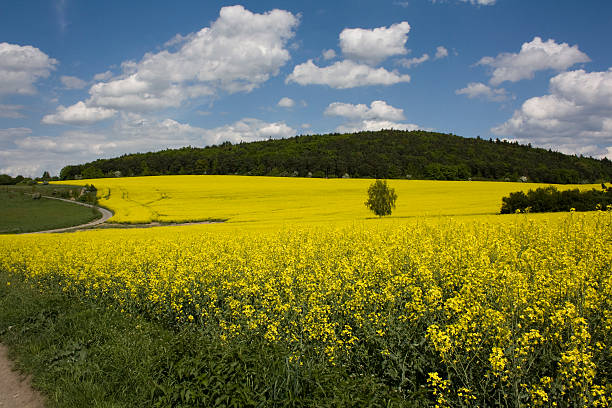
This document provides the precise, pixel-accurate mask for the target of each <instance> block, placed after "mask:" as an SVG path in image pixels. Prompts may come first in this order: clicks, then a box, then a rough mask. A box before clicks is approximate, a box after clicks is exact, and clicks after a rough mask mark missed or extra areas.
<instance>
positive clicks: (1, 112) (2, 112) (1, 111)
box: [0, 104, 24, 119]
mask: <svg viewBox="0 0 612 408" xmlns="http://www.w3.org/2000/svg"><path fill="white" fill-rule="evenodd" d="M23 108H24V106H23V105H2V104H0V118H9V119H19V118H23V117H24V116H23V114H22V113H21V112H19V111H20V110H22V109H23Z"/></svg>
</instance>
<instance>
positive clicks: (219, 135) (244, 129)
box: [204, 118, 297, 144]
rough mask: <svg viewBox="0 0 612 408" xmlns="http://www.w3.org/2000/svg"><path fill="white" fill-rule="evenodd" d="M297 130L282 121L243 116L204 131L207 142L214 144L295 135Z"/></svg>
mask: <svg viewBox="0 0 612 408" xmlns="http://www.w3.org/2000/svg"><path fill="white" fill-rule="evenodd" d="M296 134H297V131H296V130H295V129H293V128H291V127H290V126H287V125H286V124H285V123H284V122H272V123H268V122H264V121H262V120H259V119H252V118H244V119H241V120H239V121H237V122H235V123H232V124H231V125H225V126H220V127H217V128H214V129H209V130H206V131H205V132H204V138H205V139H206V141H207V144H208V143H212V144H216V143H220V142H224V141H230V142H233V143H239V142H251V141H255V140H265V139H269V138H272V139H280V138H283V137H290V136H295V135H296Z"/></svg>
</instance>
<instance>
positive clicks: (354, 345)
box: [0, 195, 612, 406]
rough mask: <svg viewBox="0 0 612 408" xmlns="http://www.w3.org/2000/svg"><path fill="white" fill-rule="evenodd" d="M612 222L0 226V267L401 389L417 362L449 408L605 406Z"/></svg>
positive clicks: (523, 218)
mask: <svg viewBox="0 0 612 408" xmlns="http://www.w3.org/2000/svg"><path fill="white" fill-rule="evenodd" d="M400 198H401V195H400ZM611 223H612V214H610V213H608V212H593V213H575V214H571V215H567V214H566V215H537V214H524V215H523V214H522V215H520V216H515V215H511V216H499V217H491V218H470V217H466V218H463V219H462V218H459V217H456V218H429V219H421V218H418V219H413V220H412V221H410V222H407V221H406V222H403V223H374V222H372V223H370V222H366V221H364V222H355V223H353V224H352V225H350V226H347V225H338V224H331V225H328V226H321V225H318V226H317V225H315V226H306V225H295V224H294V225H287V226H285V227H282V228H275V229H269V230H266V229H261V230H258V229H240V228H239V227H234V228H233V229H229V228H228V229H219V228H210V227H211V226H208V225H199V226H184V227H160V228H154V229H123V230H111V229H109V230H97V231H83V232H77V233H70V234H45V235H21V236H8V235H3V236H0V269H3V270H6V271H8V272H9V273H10V274H11V275H12V276H20V277H22V278H23V279H25V280H27V281H28V282H30V283H31V284H32V285H37V286H38V287H39V288H40V289H41V290H46V291H49V290H51V291H58V292H63V293H66V294H67V295H71V296H78V297H81V298H89V299H97V300H100V301H102V302H104V303H105V304H109V305H112V306H113V307H116V308H117V310H123V311H125V312H126V313H141V314H145V315H147V316H150V317H152V318H155V319H158V320H161V321H164V322H166V323H167V324H174V325H201V326H202V327H203V328H205V329H206V330H209V331H211V332H214V333H216V334H217V335H218V338H219V339H220V340H221V341H223V342H232V341H242V340H248V339H249V338H258V339H261V340H262V341H266V342H269V343H270V344H275V345H280V346H283V347H284V348H286V350H287V362H288V364H296V365H298V364H299V365H301V364H304V362H305V361H307V358H318V359H320V360H322V361H328V362H329V363H330V364H334V365H338V366H340V365H342V366H344V365H346V366H351V365H352V366H353V367H359V365H360V364H365V363H366V362H372V364H373V366H374V365H375V366H380V367H384V370H386V371H384V373H383V372H381V376H382V375H386V374H385V373H390V374H389V375H388V379H386V380H385V381H388V382H389V383H390V384H391V385H393V386H394V387H396V388H397V389H401V387H406V385H405V384H407V383H409V382H408V381H407V380H405V379H404V378H403V377H402V375H403V374H402V373H405V372H408V368H407V367H410V366H411V364H413V363H414V365H416V364H417V363H418V364H420V366H419V367H421V368H420V369H421V370H423V371H421V372H422V373H429V374H427V376H428V378H426V379H423V378H422V377H423V374H421V377H418V376H416V377H415V378H414V379H418V378H421V381H422V382H427V383H426V384H421V385H422V386H423V387H429V391H430V394H429V395H430V396H432V398H433V400H434V401H435V402H436V403H437V405H438V406H461V405H471V404H477V403H478V404H485V405H496V404H500V405H507V406H517V405H527V406H528V405H539V404H543V405H545V406H555V405H556V404H557V403H558V402H561V403H562V404H561V405H562V406H589V405H592V406H606V405H605V404H608V403H609V401H610V395H611V393H612V385H611V384H610V382H609V378H608V377H607V376H609V374H610V373H609V371H608V372H606V371H605V370H607V369H609V361H610V359H611V358H612V354H611V347H612V330H610V329H611V327H612V271H611V265H612V228H611ZM606 362H608V363H606ZM604 363H605V364H608V366H605V365H602V364H604ZM606 367H607V368H606ZM394 373H399V374H397V375H396V374H394ZM606 373H607V374H606ZM385 378H386V377H385ZM414 379H413V380H414ZM394 381H395V382H394ZM415 381H416V380H415ZM482 401H484V402H482Z"/></svg>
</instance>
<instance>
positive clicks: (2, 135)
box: [0, 127, 32, 141]
mask: <svg viewBox="0 0 612 408" xmlns="http://www.w3.org/2000/svg"><path fill="white" fill-rule="evenodd" d="M31 133H32V129H30V128H25V127H19V128H8V129H0V141H2V140H9V139H14V138H17V137H24V136H27V135H29V134H31Z"/></svg>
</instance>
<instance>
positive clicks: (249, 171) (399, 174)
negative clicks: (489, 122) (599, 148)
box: [60, 130, 612, 183]
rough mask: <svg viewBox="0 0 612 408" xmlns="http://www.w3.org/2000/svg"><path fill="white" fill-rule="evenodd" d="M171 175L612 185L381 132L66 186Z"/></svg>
mask: <svg viewBox="0 0 612 408" xmlns="http://www.w3.org/2000/svg"><path fill="white" fill-rule="evenodd" d="M165 174H240V175H252V176H286V177H288V176H295V177H329V178H331V177H360V178H385V179H394V178H412V179H433V180H468V179H472V180H506V181H517V180H521V178H522V180H523V181H531V182H545V183H586V182H601V181H609V180H612V162H611V161H610V160H608V159H603V160H596V159H593V158H586V157H577V156H569V155H565V154H562V153H558V152H553V151H550V150H546V149H541V148H532V147H531V146H530V145H520V144H518V143H516V142H514V143H511V142H506V141H500V140H491V139H489V140H484V139H480V138H464V137H460V136H457V135H453V134H443V133H434V132H426V131H410V132H408V131H400V130H381V131H377V132H359V133H351V134H337V133H334V134H326V135H304V136H295V137H292V138H287V139H270V140H265V141H259V142H251V143H239V144H232V143H230V142H225V143H223V144H221V145H216V146H207V147H204V148H198V147H184V148H181V149H168V150H163V151H158V152H150V153H135V154H127V155H123V156H120V157H116V158H112V159H99V160H96V161H93V162H91V163H85V164H80V165H71V166H66V167H64V168H63V169H62V171H61V173H60V178H61V179H62V180H66V179H75V178H99V177H118V176H150V175H165Z"/></svg>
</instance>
